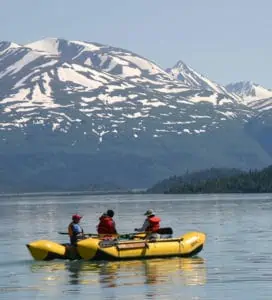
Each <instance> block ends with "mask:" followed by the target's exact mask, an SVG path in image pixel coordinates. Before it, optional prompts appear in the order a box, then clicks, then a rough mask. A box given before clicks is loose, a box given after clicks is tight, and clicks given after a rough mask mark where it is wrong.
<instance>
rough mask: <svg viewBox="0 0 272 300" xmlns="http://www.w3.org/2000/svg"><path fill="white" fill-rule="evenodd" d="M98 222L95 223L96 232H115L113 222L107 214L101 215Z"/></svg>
mask: <svg viewBox="0 0 272 300" xmlns="http://www.w3.org/2000/svg"><path fill="white" fill-rule="evenodd" d="M99 220H100V222H99V224H98V225H97V232H98V233H99V234H114V233H116V229H115V222H114V221H113V219H112V218H111V217H109V216H101V217H100V218H99Z"/></svg>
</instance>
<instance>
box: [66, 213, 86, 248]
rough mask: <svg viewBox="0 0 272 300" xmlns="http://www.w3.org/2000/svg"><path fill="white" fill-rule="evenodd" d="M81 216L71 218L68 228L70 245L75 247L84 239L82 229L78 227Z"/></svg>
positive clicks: (76, 215)
mask: <svg viewBox="0 0 272 300" xmlns="http://www.w3.org/2000/svg"><path fill="white" fill-rule="evenodd" d="M81 218H82V216H80V215H78V214H75V215H73V216H72V222H71V223H70V224H69V226H68V233H69V236H70V243H71V245H76V243H77V241H78V240H81V239H83V238H84V232H83V229H82V227H81V226H80V225H79V223H80V220H81Z"/></svg>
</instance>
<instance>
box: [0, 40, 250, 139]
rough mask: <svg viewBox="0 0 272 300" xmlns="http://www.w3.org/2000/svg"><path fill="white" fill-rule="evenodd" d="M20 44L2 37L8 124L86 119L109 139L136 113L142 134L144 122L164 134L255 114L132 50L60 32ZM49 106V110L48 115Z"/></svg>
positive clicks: (63, 127)
mask: <svg viewBox="0 0 272 300" xmlns="http://www.w3.org/2000/svg"><path fill="white" fill-rule="evenodd" d="M14 45H15V44H9V43H2V44H1V57H0V66H1V70H0V80H1V82H2V83H3V84H2V88H1V91H0V97H1V108H2V112H3V114H2V120H3V121H4V122H3V121H2V122H1V123H0V128H1V127H2V128H5V129H12V128H14V127H19V128H23V127H25V126H28V125H30V124H44V125H45V124H48V126H51V127H52V130H53V131H55V130H57V131H65V132H66V131H67V129H68V128H70V127H71V126H72V124H77V125H76V126H82V122H83V120H84V122H85V123H86V122H89V123H90V124H92V125H91V134H96V135H97V136H98V139H99V141H100V142H101V141H102V136H103V135H105V134H107V135H113V136H115V135H116V134H117V132H122V131H123V129H124V128H126V127H127V123H130V122H131V120H132V119H133V120H134V119H135V120H137V121H139V120H141V122H140V121H139V122H136V123H139V124H138V126H136V127H133V128H134V129H133V128H132V129H131V131H132V133H131V135H132V136H133V137H134V138H137V137H138V136H139V134H140V133H141V132H143V131H144V130H145V129H144V128H145V127H146V126H143V122H147V121H148V122H150V121H152V120H153V119H157V120H158V122H157V128H153V132H152V136H153V137H155V138H157V137H161V136H163V135H164V134H167V133H175V134H177V135H181V134H185V135H186V134H201V133H204V132H206V130H208V128H212V127H218V126H219V125H218V122H219V123H223V121H224V120H229V119H232V118H235V117H238V115H240V114H241V113H242V114H243V115H244V117H246V115H247V114H250V112H246V114H245V113H244V111H241V109H240V106H239V104H238V103H237V101H236V100H235V97H232V95H231V94H228V93H226V92H225V91H224V90H222V93H220V91H221V90H220V88H219V87H218V88H217V89H216V88H214V89H213V90H211V89H204V88H203V87H202V88H201V87H200V86H197V88H195V87H193V86H192V84H189V83H188V82H187V81H185V82H179V81H176V80H173V78H172V77H171V75H169V74H168V73H167V72H165V71H164V70H163V69H161V68H160V67H159V66H157V65H156V64H154V63H153V62H151V61H148V60H147V59H144V58H142V57H140V56H138V55H136V54H134V53H132V52H129V51H126V50H122V49H119V48H114V47H109V46H104V45H99V44H95V43H86V42H79V41H66V40H60V39H46V40H42V41H38V42H34V43H31V44H28V45H25V46H18V45H15V46H14ZM188 77H189V75H188ZM207 82H208V80H207ZM198 103H208V104H210V105H212V108H213V109H212V110H213V117H212V118H211V117H210V115H209V114H208V115H206V114H203V113H202V112H198V110H199V106H198ZM201 110H202V111H203V109H202V108H201ZM41 111H43V112H45V111H47V113H44V114H43V116H42V117H41V115H40V114H41ZM159 111H163V112H161V113H159ZM188 111H191V113H187V112H188ZM71 113H72V115H71ZM75 115H76V117H75ZM244 117H243V118H244ZM239 118H240V116H239ZM196 120H202V122H199V121H196ZM203 120H206V121H205V122H203ZM106 123H109V124H108V125H106ZM188 124H190V126H189V127H190V128H189V127H188V126H187V125H188ZM123 127H124V128H123ZM89 134H90V133H89Z"/></svg>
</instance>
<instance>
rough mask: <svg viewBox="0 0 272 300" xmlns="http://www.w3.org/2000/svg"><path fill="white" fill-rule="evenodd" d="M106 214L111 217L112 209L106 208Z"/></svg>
mask: <svg viewBox="0 0 272 300" xmlns="http://www.w3.org/2000/svg"><path fill="white" fill-rule="evenodd" d="M107 216H109V217H111V218H112V217H113V216H114V211H113V210H112V209H108V211H107Z"/></svg>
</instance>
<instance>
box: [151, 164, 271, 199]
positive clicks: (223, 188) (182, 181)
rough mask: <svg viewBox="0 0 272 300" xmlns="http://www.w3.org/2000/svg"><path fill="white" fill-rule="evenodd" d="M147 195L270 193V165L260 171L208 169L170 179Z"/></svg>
mask: <svg viewBox="0 0 272 300" xmlns="http://www.w3.org/2000/svg"><path fill="white" fill-rule="evenodd" d="M148 192H149V193H165V194H187V193H271V192H272V165H271V166H270V167H267V168H265V169H263V170H261V171H257V170H254V171H252V170H251V171H248V172H243V171H240V170H237V169H209V170H204V171H200V172H195V173H189V174H185V175H183V176H179V177H175V176H174V177H170V178H169V179H166V180H163V181H161V182H159V183H157V184H156V185H154V186H153V187H152V188H150V189H149V190H148Z"/></svg>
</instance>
